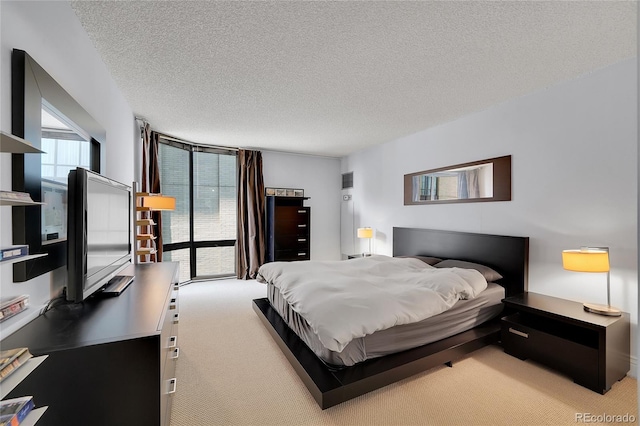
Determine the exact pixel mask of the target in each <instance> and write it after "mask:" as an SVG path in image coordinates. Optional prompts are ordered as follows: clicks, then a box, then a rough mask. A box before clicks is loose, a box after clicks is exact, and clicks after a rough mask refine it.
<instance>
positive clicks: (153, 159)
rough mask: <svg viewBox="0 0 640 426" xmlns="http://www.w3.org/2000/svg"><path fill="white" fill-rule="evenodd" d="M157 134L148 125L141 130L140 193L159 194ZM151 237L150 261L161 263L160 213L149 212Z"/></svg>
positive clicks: (145, 124)
mask: <svg viewBox="0 0 640 426" xmlns="http://www.w3.org/2000/svg"><path fill="white" fill-rule="evenodd" d="M158 143H159V142H158V133H156V132H153V131H152V130H151V126H149V123H144V127H143V129H142V183H141V190H142V192H148V193H151V194H160V193H161V192H160V163H159V160H158ZM150 217H151V218H152V219H153V221H154V222H155V223H156V224H155V225H153V231H152V233H153V235H155V236H156V254H155V255H152V260H155V261H156V262H162V212H159V211H154V212H151V214H150Z"/></svg>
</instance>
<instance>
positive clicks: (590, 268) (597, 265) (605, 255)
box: [562, 249, 609, 272]
mask: <svg viewBox="0 0 640 426" xmlns="http://www.w3.org/2000/svg"><path fill="white" fill-rule="evenodd" d="M562 266H563V267H564V269H566V270H568V271H576V272H609V252H608V251H607V250H599V249H580V250H563V251H562Z"/></svg>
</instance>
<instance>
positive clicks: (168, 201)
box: [138, 194, 176, 210]
mask: <svg viewBox="0 0 640 426" xmlns="http://www.w3.org/2000/svg"><path fill="white" fill-rule="evenodd" d="M138 202H139V205H140V207H146V208H149V209H150V210H175V209H176V199H175V197H168V196H166V195H161V194H145V195H143V196H140V197H138Z"/></svg>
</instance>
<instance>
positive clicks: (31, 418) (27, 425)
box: [20, 405, 49, 426]
mask: <svg viewBox="0 0 640 426" xmlns="http://www.w3.org/2000/svg"><path fill="white" fill-rule="evenodd" d="M47 408H49V407H48V406H46V405H45V406H44V407H40V408H34V409H33V410H31V412H30V413H29V415H27V417H25V419H24V420H23V421H22V423H20V426H33V425H35V424H36V422H37V421H38V420H40V417H42V415H43V414H44V412H45V411H47Z"/></svg>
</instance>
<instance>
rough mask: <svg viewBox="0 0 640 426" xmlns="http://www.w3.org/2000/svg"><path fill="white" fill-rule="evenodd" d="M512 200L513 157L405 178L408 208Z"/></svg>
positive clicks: (452, 167)
mask: <svg viewBox="0 0 640 426" xmlns="http://www.w3.org/2000/svg"><path fill="white" fill-rule="evenodd" d="M509 200H511V156H510V155H507V156H504V157H497V158H489V159H487V160H481V161H474V162H471V163H464V164H456V165H453V166H448V167H442V168H439V169H432V170H424V171H421V172H417V173H411V174H407V175H404V205H405V206H407V205H415V204H436V203H439V204H444V203H477V202H485V201H509Z"/></svg>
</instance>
